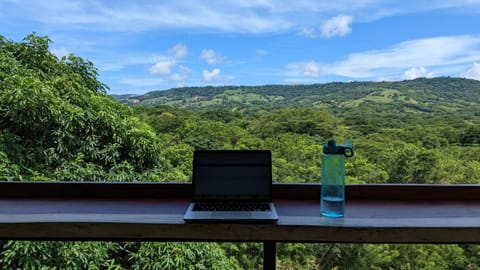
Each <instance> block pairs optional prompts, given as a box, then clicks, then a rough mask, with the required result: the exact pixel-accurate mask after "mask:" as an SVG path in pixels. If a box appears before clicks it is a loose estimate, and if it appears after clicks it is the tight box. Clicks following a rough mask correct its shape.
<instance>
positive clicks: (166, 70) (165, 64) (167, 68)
mask: <svg viewBox="0 0 480 270" xmlns="http://www.w3.org/2000/svg"><path fill="white" fill-rule="evenodd" d="M176 64H177V62H176V61H175V60H172V59H163V60H159V61H157V62H156V63H155V65H153V66H152V67H150V68H149V69H148V72H150V73H151V74H156V75H167V74H170V73H171V72H172V68H173V67H174V66H175V65H176Z"/></svg>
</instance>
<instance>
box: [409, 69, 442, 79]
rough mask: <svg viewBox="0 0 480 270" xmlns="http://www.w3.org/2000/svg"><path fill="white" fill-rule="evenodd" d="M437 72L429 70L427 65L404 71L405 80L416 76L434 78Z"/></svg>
mask: <svg viewBox="0 0 480 270" xmlns="http://www.w3.org/2000/svg"><path fill="white" fill-rule="evenodd" d="M433 77H435V73H433V72H431V71H428V70H427V69H426V68H425V67H413V68H411V69H409V70H406V71H405V72H404V73H403V78H404V79H405V80H413V79H416V78H433Z"/></svg>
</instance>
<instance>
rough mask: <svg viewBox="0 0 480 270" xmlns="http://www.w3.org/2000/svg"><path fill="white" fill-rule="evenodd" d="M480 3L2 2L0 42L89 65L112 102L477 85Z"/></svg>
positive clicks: (265, 0) (455, 0) (304, 0)
mask: <svg viewBox="0 0 480 270" xmlns="http://www.w3.org/2000/svg"><path fill="white" fill-rule="evenodd" d="M479 25H480V0H449V1H445V0H443V1H436V0H431V1H423V0H404V1H380V0H356V1H355V0H346V1H342V0H337V1H320V0H317V1H315V0H295V1H287V0H284V1H274V0H258V1H247V0H231V1H227V0H224V1H221V0H208V1H200V0H199V1H195V0H184V1H182V0H172V1H170V0H163V1H146V0H140V1H130V0H128V1H127V0H116V1H111V0H68V1H64V0H49V1H38V0H0V35H3V36H4V37H6V38H7V39H10V40H13V41H21V40H22V38H24V37H25V36H26V35H28V34H30V33H32V32H36V33H37V34H38V35H42V36H49V37H50V38H51V39H52V40H53V44H52V45H51V51H52V52H53V53H55V54H56V55H57V56H59V57H60V56H63V55H66V54H69V53H73V54H75V55H77V56H80V57H82V58H84V59H88V60H90V61H92V62H93V63H94V64H95V66H96V67H97V68H98V69H99V73H100V80H101V81H102V82H104V83H106V84H107V85H108V86H109V87H110V91H109V93H111V94H126V93H131V94H142V93H145V92H148V91H153V90H164V89H169V88H174V87H179V86H204V85H263V84H309V83H325V82H332V81H382V80H404V79H413V78H416V77H436V76H454V77H465V78H472V79H477V80H480V27H479Z"/></svg>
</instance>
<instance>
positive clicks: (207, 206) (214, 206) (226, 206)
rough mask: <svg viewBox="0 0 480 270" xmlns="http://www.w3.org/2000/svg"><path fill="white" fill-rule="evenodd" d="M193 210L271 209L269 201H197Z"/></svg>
mask: <svg viewBox="0 0 480 270" xmlns="http://www.w3.org/2000/svg"><path fill="white" fill-rule="evenodd" d="M193 211H270V204H268V203H225V202H222V203H195V205H194V207H193Z"/></svg>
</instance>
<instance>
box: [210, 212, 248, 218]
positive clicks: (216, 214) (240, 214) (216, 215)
mask: <svg viewBox="0 0 480 270" xmlns="http://www.w3.org/2000/svg"><path fill="white" fill-rule="evenodd" d="M250 217H252V213H246V212H234V213H231V212H223V213H222V212H213V213H212V218H224V219H229V218H231V219H242V218H250Z"/></svg>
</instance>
